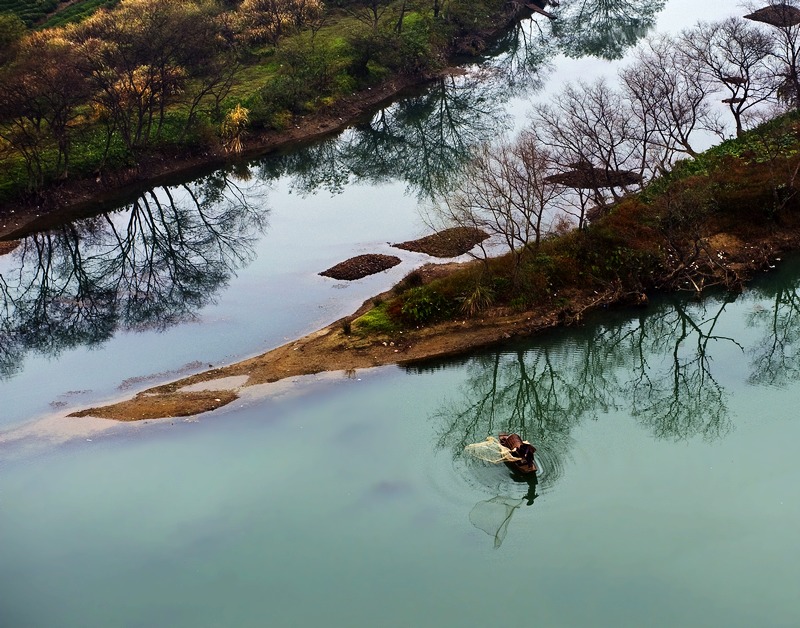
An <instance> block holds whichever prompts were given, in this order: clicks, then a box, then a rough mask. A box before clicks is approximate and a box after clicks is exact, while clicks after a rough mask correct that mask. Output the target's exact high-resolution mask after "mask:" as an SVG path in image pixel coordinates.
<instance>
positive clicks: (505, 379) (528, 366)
mask: <svg viewBox="0 0 800 628" xmlns="http://www.w3.org/2000/svg"><path fill="white" fill-rule="evenodd" d="M726 305H727V302H725V301H723V302H720V303H716V302H711V303H709V304H706V305H696V306H691V307H690V306H688V305H687V304H685V303H680V302H676V303H673V304H664V305H662V306H661V307H659V308H657V309H656V311H654V312H653V311H648V313H647V314H646V315H642V316H641V317H640V318H638V319H632V320H629V321H626V322H621V323H618V324H612V325H607V326H604V325H597V326H594V327H592V328H590V329H586V330H581V331H576V332H574V333H572V334H570V335H569V336H568V337H566V338H564V339H562V340H560V341H550V342H547V341H545V342H542V343H537V344H536V345H532V346H531V347H530V348H528V349H520V350H518V351H514V352H496V353H492V354H485V355H482V356H479V357H476V358H473V359H472V360H471V361H470V362H469V363H468V365H467V372H468V375H467V380H466V383H465V386H464V394H463V397H462V399H460V400H459V401H457V402H455V403H452V402H451V403H449V404H446V405H443V406H442V407H441V408H440V409H439V410H438V411H437V412H436V414H435V415H434V418H435V419H436V420H437V421H439V422H440V424H441V426H442V428H441V431H440V436H439V443H438V444H439V446H440V447H442V448H446V449H449V450H450V451H451V452H452V453H453V455H454V456H455V457H459V456H461V453H462V452H463V450H464V447H465V446H466V445H467V444H469V443H474V442H479V441H481V440H483V439H485V438H486V437H487V436H489V435H496V434H497V433H498V432H500V431H509V432H511V431H513V432H518V433H519V434H520V435H522V436H523V438H525V439H526V440H529V441H530V442H532V443H534V444H535V445H536V447H537V448H538V450H539V451H538V455H541V457H542V462H543V470H544V471H545V473H543V474H542V477H541V481H542V484H543V488H547V487H548V486H551V485H552V483H553V482H554V481H555V480H557V478H558V475H559V471H560V468H561V467H562V465H563V460H564V459H565V458H566V457H567V455H568V454H569V450H570V448H571V437H570V433H571V431H572V429H573V428H574V427H575V426H577V425H578V424H580V423H581V422H582V421H583V420H585V419H586V418H596V417H597V416H598V415H599V414H601V413H603V412H608V411H609V410H610V409H612V408H615V407H630V408H631V409H632V410H631V412H632V415H633V416H634V417H635V418H636V419H637V420H638V421H639V422H640V423H641V424H642V425H643V426H644V427H646V428H647V429H648V430H650V431H651V432H652V433H653V435H654V436H655V437H656V438H663V439H670V440H685V439H690V438H693V437H696V436H701V437H702V438H705V439H714V438H719V437H721V436H723V435H725V434H726V433H727V432H728V431H729V430H730V420H729V418H728V408H727V404H726V396H727V393H726V391H725V389H724V388H723V387H722V386H721V385H720V384H719V382H718V381H717V380H716V379H715V377H714V375H713V371H712V349H713V347H714V346H715V344H716V343H717V342H718V341H724V342H734V344H736V345H737V346H739V345H738V343H735V341H734V340H732V339H731V338H726V337H724V336H721V335H719V334H717V333H716V331H715V329H716V327H717V324H718V321H719V319H720V317H721V316H722V314H723V312H724V311H725V308H726ZM711 308H715V309H714V310H713V311H711ZM548 467H549V468H548ZM548 471H549V472H552V475H549V474H548V473H546V472H548Z"/></svg>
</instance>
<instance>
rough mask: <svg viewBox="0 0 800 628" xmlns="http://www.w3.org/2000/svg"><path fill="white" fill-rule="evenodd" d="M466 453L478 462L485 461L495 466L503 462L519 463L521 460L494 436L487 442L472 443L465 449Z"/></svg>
mask: <svg viewBox="0 0 800 628" xmlns="http://www.w3.org/2000/svg"><path fill="white" fill-rule="evenodd" d="M464 451H465V452H466V453H468V454H469V455H470V456H472V457H473V458H477V459H478V460H485V461H486V462H491V463H493V464H499V463H501V462H519V458H517V457H515V456H514V455H513V454H512V453H511V450H510V449H509V448H508V447H504V446H503V445H501V444H500V441H498V440H497V439H496V438H495V437H494V436H489V437H488V438H487V439H486V440H484V441H481V442H480V443H472V444H471V445H467V446H466V447H464Z"/></svg>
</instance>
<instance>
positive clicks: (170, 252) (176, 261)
mask: <svg viewBox="0 0 800 628" xmlns="http://www.w3.org/2000/svg"><path fill="white" fill-rule="evenodd" d="M177 190H180V191H182V192H184V193H185V194H182V195H177V194H176V191H177ZM123 220H124V222H123ZM263 225H264V222H263V216H262V213H261V212H259V211H256V210H253V209H252V208H251V207H250V205H249V202H248V200H247V198H246V197H245V195H244V194H243V192H242V190H240V189H239V188H237V187H236V186H234V185H232V184H231V183H230V182H229V181H228V180H227V178H226V177H224V176H219V175H215V176H213V177H209V178H208V179H206V180H203V181H201V182H199V183H195V184H187V185H185V186H182V187H180V188H176V189H175V190H173V189H161V190H160V191H159V192H158V193H156V191H150V192H147V193H145V194H143V195H141V196H140V197H139V198H138V199H137V200H136V201H135V202H134V203H132V204H131V205H130V206H129V207H128V208H127V210H126V212H117V213H115V214H105V215H103V216H101V217H96V218H92V219H88V220H85V221H81V222H77V223H73V224H70V225H67V226H64V227H62V228H60V229H58V230H55V231H52V232H49V233H40V234H35V235H33V236H30V237H29V238H27V239H26V240H25V241H24V242H23V243H22V245H21V246H20V248H19V250H18V253H17V254H16V255H15V257H16V259H17V260H18V264H19V265H18V267H16V268H15V269H14V270H12V271H11V272H7V273H5V275H4V276H0V288H1V289H0V299H2V301H1V302H0V308H1V309H2V311H3V312H4V314H5V316H4V319H3V325H2V328H0V333H2V334H3V336H4V342H3V349H2V350H0V375H7V374H10V373H11V372H13V371H14V370H15V368H17V367H16V364H18V362H19V360H21V359H22V356H23V355H24V353H25V351H27V350H31V349H36V350H39V351H41V352H44V353H47V354H50V355H55V354H57V353H58V352H60V351H62V350H63V349H66V348H69V347H73V346H76V345H78V344H86V345H92V344H97V343H99V342H102V341H104V340H106V339H107V338H109V337H110V336H111V335H113V333H114V332H115V330H116V329H117V327H118V326H119V325H120V323H123V324H124V325H125V327H126V328H128V329H142V328H145V327H152V326H156V327H159V328H163V327H166V326H168V325H170V324H173V323H175V322H177V321H180V320H184V319H186V318H188V317H191V316H194V314H195V312H196V311H197V310H198V309H199V308H201V307H203V306H204V305H205V304H206V303H207V302H208V301H209V300H211V299H212V298H213V295H214V293H215V292H216V291H217V290H218V289H219V288H220V287H221V286H222V285H224V284H225V282H227V280H228V278H229V277H230V275H231V273H232V272H234V270H235V269H236V268H237V267H239V266H240V265H242V264H245V263H247V262H248V261H249V259H250V256H251V255H252V252H253V241H254V240H255V238H256V237H257V235H258V233H260V231H261V230H262V229H263Z"/></svg>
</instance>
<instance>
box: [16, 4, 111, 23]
mask: <svg viewBox="0 0 800 628" xmlns="http://www.w3.org/2000/svg"><path fill="white" fill-rule="evenodd" d="M118 1H119V0H76V1H75V2H69V0H0V14H2V13H13V14H15V15H17V16H19V18H20V19H21V20H22V21H23V22H25V24H26V25H27V26H28V27H29V28H40V27H49V26H60V25H62V24H67V23H69V22H79V21H80V20H82V19H84V18H85V17H87V16H89V15H91V14H92V13H94V12H95V11H96V10H97V9H98V8H100V7H104V6H111V5H114V4H116V3H117V2H118Z"/></svg>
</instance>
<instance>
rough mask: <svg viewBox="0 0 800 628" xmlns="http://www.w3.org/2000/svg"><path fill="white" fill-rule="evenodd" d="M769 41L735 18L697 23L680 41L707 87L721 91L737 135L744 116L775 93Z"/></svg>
mask: <svg viewBox="0 0 800 628" xmlns="http://www.w3.org/2000/svg"><path fill="white" fill-rule="evenodd" d="M773 41H774V38H772V37H770V36H769V35H768V34H767V33H766V32H764V31H763V30H762V29H760V28H758V27H756V26H753V25H751V24H748V23H747V22H743V21H742V20H740V19H738V18H728V19H727V20H723V21H722V22H715V23H711V24H708V23H700V24H698V25H697V26H695V27H694V28H693V29H691V30H688V31H686V32H684V33H683V35H682V36H681V38H680V42H681V44H682V47H683V49H684V50H685V51H686V54H687V55H688V56H689V57H690V58H691V59H692V61H693V62H695V63H697V65H698V69H699V71H700V73H701V75H702V76H703V77H704V78H705V79H706V80H707V81H708V82H709V85H710V87H711V88H712V89H714V90H719V89H722V90H723V91H724V92H725V94H726V97H725V99H724V100H723V101H722V102H723V103H725V104H727V105H728V108H729V109H730V112H731V115H732V116H733V119H734V121H735V123H736V135H737V136H738V135H741V134H742V132H743V131H744V123H743V117H744V116H745V114H747V112H748V111H750V110H751V109H753V108H754V107H758V106H759V105H761V104H762V103H764V102H765V101H767V100H769V99H770V98H771V97H772V95H773V94H774V93H775V88H776V87H777V86H776V74H777V70H776V67H775V63H774V57H773V55H772V53H773ZM770 61H773V63H770Z"/></svg>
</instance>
